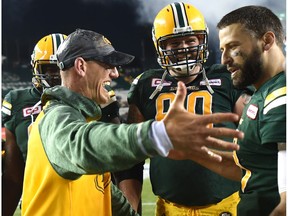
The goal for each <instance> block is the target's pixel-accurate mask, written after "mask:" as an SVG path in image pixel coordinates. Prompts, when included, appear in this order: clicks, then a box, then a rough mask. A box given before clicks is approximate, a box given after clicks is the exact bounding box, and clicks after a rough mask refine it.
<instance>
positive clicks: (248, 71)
mask: <svg viewBox="0 0 288 216" xmlns="http://www.w3.org/2000/svg"><path fill="white" fill-rule="evenodd" d="M242 57H243V59H246V61H245V63H244V64H243V66H242V67H241V68H240V69H241V71H239V73H238V74H236V76H234V77H233V85H234V86H235V87H237V88H243V87H246V86H249V85H252V84H255V83H257V81H258V80H259V79H261V77H262V76H263V73H264V72H263V62H262V59H261V50H260V48H258V47H255V49H254V50H253V51H252V53H251V54H250V55H247V56H244V55H243V54H242Z"/></svg>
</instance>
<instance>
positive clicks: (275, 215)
mask: <svg viewBox="0 0 288 216" xmlns="http://www.w3.org/2000/svg"><path fill="white" fill-rule="evenodd" d="M286 165H287V160H286V143H278V189H279V193H280V198H281V199H280V203H279V204H278V206H277V207H276V208H275V209H274V210H273V212H272V213H271V214H270V216H285V215H286V171H287V168H286Z"/></svg>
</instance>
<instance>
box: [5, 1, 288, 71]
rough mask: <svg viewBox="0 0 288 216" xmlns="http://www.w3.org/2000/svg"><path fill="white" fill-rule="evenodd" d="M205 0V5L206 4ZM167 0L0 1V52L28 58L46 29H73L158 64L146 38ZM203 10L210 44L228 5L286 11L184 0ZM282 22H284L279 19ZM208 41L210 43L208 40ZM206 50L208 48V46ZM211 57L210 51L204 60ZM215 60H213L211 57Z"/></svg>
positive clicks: (141, 61) (282, 7)
mask: <svg viewBox="0 0 288 216" xmlns="http://www.w3.org/2000/svg"><path fill="white" fill-rule="evenodd" d="M208 1H209V7H208V6H207V2H208ZM171 2H174V1H173V0H46V1H44V0H2V55H4V56H6V57H7V58H8V60H9V61H21V62H30V55H31V53H32V51H33V48H34V45H35V44H36V43H37V42H38V40H39V39H41V38H42V37H43V36H45V35H47V34H50V33H57V32H60V33H64V34H67V35H68V34H70V33H71V32H73V31H74V30H75V29H76V28H84V29H90V30H94V31H96V32H98V33H101V34H103V35H105V36H106V37H107V38H108V39H109V40H110V41H111V42H112V45H113V46H114V47H115V48H116V49H117V50H120V51H123V52H127V53H130V54H132V55H135V57H136V58H135V60H134V63H133V64H135V65H137V66H140V67H142V68H143V69H145V68H146V67H150V66H151V65H153V66H158V64H157V62H156V54H155V49H154V45H153V43H152V39H151V27H152V21H153V19H154V17H155V15H156V14H157V12H158V11H159V10H160V9H161V8H163V7H164V6H166V5H167V4H169V3H171ZM186 2H188V3H191V4H193V5H194V6H196V7H197V8H198V9H200V10H201V12H202V13H203V14H204V16H205V18H206V22H207V23H208V26H209V30H210V35H209V39H210V42H211V41H212V42H211V43H214V42H213V41H215V43H217V40H218V34H217V33H216V30H215V26H216V21H219V19H220V17H221V16H222V15H224V14H225V13H227V12H229V11H231V10H232V9H234V8H237V7H240V6H244V5H248V4H261V5H264V6H268V7H269V8H271V9H272V10H273V9H274V11H275V9H276V10H277V12H281V11H283V12H286V2H285V0H275V1H273V2H272V1H269V0H241V1H238V0H237V1H234V0H217V1H214V0H197V1H196V0H188V1H186ZM284 24H286V23H284ZM210 45H211V44H210ZM210 48H211V46H210ZM211 59H212V61H214V59H213V52H212V56H210V57H209V60H211ZM214 62H215V61H214Z"/></svg>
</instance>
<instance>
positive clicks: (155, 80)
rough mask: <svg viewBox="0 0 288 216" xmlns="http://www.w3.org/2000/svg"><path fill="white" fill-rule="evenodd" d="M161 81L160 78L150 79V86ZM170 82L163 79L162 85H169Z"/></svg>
mask: <svg viewBox="0 0 288 216" xmlns="http://www.w3.org/2000/svg"><path fill="white" fill-rule="evenodd" d="M160 83H161V79H158V78H154V79H152V82H151V86H152V87H157V86H158V85H159V84H160ZM171 84H172V82H168V81H165V80H164V82H163V86H171Z"/></svg>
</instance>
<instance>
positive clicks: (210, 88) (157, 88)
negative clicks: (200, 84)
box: [149, 63, 214, 99]
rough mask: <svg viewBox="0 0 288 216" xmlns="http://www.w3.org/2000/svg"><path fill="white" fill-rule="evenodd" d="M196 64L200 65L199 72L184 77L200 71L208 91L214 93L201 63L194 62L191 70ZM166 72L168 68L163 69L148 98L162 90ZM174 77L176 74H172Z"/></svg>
mask: <svg viewBox="0 0 288 216" xmlns="http://www.w3.org/2000/svg"><path fill="white" fill-rule="evenodd" d="M196 65H200V66H201V70H200V71H199V72H197V73H193V74H190V75H187V76H186V77H188V76H195V75H198V74H200V73H202V74H203V81H204V82H205V85H206V87H207V89H208V91H209V92H210V93H211V94H213V93H214V90H213V89H212V87H211V86H210V84H209V80H208V78H207V76H206V71H205V68H204V67H203V66H202V64H200V63H196V64H194V65H193V66H192V70H193V69H194V68H195V67H196ZM167 74H168V69H166V70H165V71H164V73H163V75H162V78H161V82H160V84H159V85H157V87H156V89H155V90H154V91H153V92H152V94H151V95H150V97H149V99H153V98H154V97H155V95H156V94H157V93H158V92H160V91H161V90H162V88H163V83H164V80H165V77H166V75H167ZM174 77H177V76H174ZM178 77H185V76H178Z"/></svg>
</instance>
